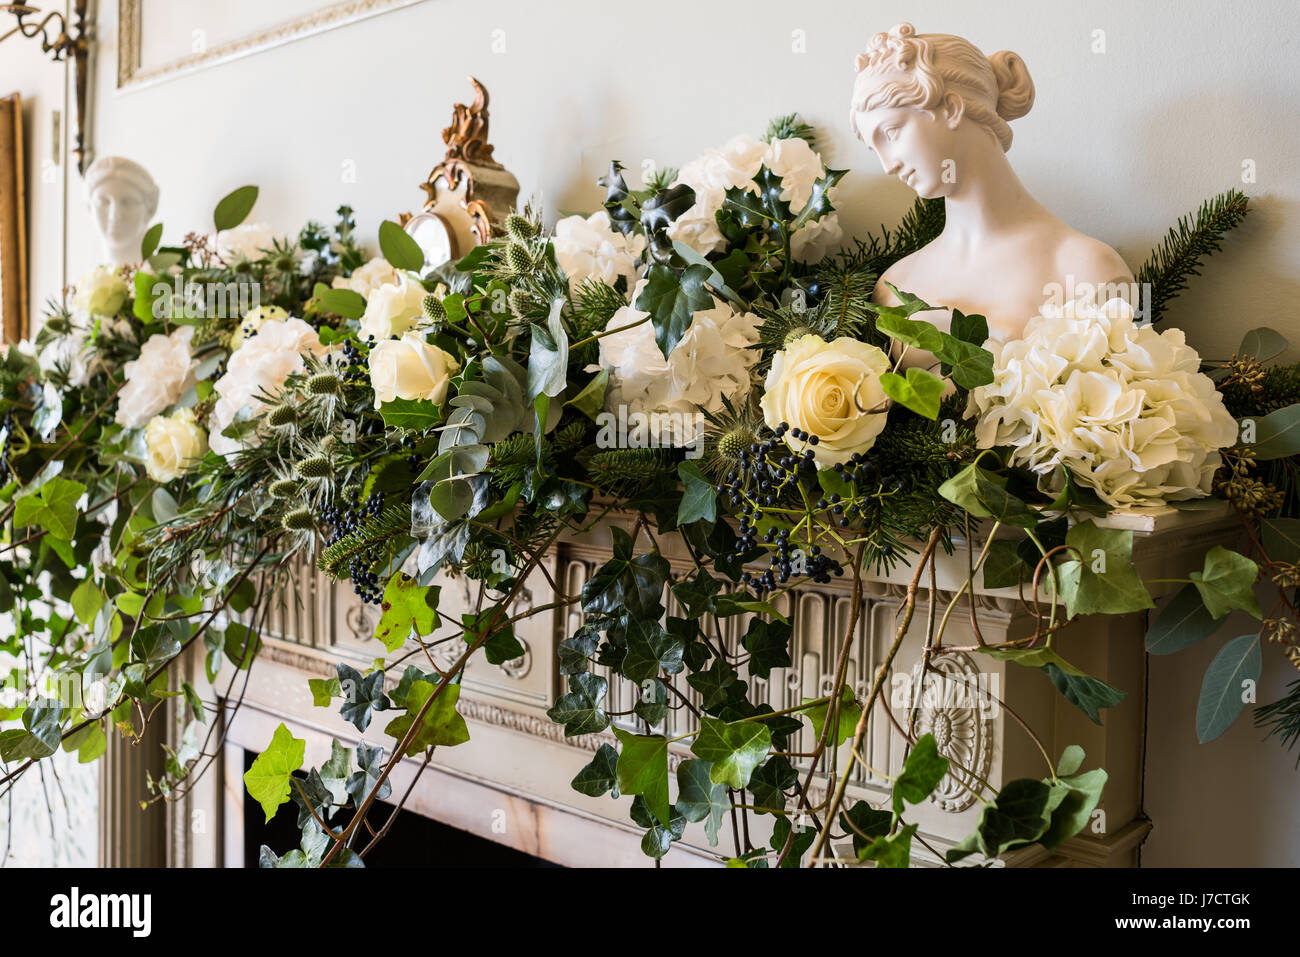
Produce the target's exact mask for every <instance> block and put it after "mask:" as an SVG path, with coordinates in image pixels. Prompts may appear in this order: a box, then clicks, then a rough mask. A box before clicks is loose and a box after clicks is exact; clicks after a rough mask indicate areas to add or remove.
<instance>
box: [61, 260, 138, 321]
mask: <svg viewBox="0 0 1300 957" xmlns="http://www.w3.org/2000/svg"><path fill="white" fill-rule="evenodd" d="M76 289H77V291H76V294H75V295H74V296H73V299H72V302H73V305H74V306H75V307H76V308H77V309H80V310H81V311H83V312H87V313H90V314H91V315H94V316H115V315H117V311H118V310H119V309H121V308H122V304H123V303H125V302H126V297H127V296H128V295H129V294H130V287H129V286H127V284H126V280H125V279H123V278H122V274H121V273H120V272H118V271H117V270H116V269H114V268H113V267H112V266H97V267H95V268H94V269H92V270H91V271H90V272H88V273H86V274H85V275H84V276H82V277H81V278H80V279H78V280H77V287H76Z"/></svg>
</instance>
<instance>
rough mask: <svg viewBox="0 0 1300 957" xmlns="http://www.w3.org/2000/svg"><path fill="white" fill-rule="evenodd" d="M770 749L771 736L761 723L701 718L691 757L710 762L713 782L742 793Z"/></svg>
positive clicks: (710, 776) (710, 773)
mask: <svg viewBox="0 0 1300 957" xmlns="http://www.w3.org/2000/svg"><path fill="white" fill-rule="evenodd" d="M771 747H772V732H771V731H770V730H768V728H767V727H766V726H765V725H764V724H762V722H758V721H736V722H731V723H728V722H726V721H720V720H718V719H717V718H709V717H702V718H700V732H699V734H697V735H696V736H695V742H694V743H693V744H692V745H691V753H692V754H694V755H695V756H696V757H698V758H700V759H701V760H704V761H709V762H711V764H712V767H711V768H709V778H710V780H712V781H714V782H715V783H718V784H726V785H728V786H729V787H733V788H737V789H740V788H743V787H746V786H747V785H748V784H749V776H750V775H751V774H752V773H753V771H754V768H756V767H758V765H759V763H760V762H762V760H763V759H764V758H765V757H767V752H768V749H770V748H771Z"/></svg>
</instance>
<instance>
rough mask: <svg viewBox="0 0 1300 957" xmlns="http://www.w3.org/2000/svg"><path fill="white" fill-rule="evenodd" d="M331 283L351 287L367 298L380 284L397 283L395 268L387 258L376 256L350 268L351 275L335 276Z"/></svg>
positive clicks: (346, 287)
mask: <svg viewBox="0 0 1300 957" xmlns="http://www.w3.org/2000/svg"><path fill="white" fill-rule="evenodd" d="M331 285H332V286H333V287H334V288H335V289H351V290H352V291H353V292H355V293H358V294H359V295H361V296H364V297H365V298H366V299H369V298H370V294H371V293H372V292H374V291H375V290H376V289H378V288H379V287H380V286H388V285H394V286H395V285H397V270H396V269H394V268H393V267H392V265H391V264H390V263H389V262H388V260H387V259H384V258H383V257H381V256H376V257H375V258H374V259H372V260H370V262H368V263H366V264H365V265H364V266H358V267H357V268H356V269H354V270H352V275H351V276H335V277H334V281H333V282H332V283H331Z"/></svg>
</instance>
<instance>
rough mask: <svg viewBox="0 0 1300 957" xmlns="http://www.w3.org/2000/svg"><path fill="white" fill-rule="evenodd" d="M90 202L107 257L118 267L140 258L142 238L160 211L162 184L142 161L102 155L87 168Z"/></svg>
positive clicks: (87, 194)
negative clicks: (155, 180)
mask: <svg viewBox="0 0 1300 957" xmlns="http://www.w3.org/2000/svg"><path fill="white" fill-rule="evenodd" d="M85 183H86V202H87V203H88V205H89V206H90V212H91V215H92V216H94V218H95V227H96V228H97V229H98V230H99V237H100V241H101V242H102V243H103V247H104V256H105V257H106V259H107V260H108V262H109V263H110V264H112V265H115V266H120V265H124V264H128V263H134V262H137V261H139V259H140V241H141V240H142V239H143V238H144V234H145V231H146V230H148V228H149V222H150V220H152V219H153V215H154V213H156V212H157V211H158V185H157V184H156V183H155V182H154V181H153V177H152V176H150V175H149V172H148V170H146V169H145V168H144V167H143V166H141V165H140V164H139V163H136V162H134V161H133V160H129V159H126V158H125V157H122V156H102V157H100V158H99V159H97V160H95V162H94V163H92V164H91V166H90V169H88V170H86V180H85Z"/></svg>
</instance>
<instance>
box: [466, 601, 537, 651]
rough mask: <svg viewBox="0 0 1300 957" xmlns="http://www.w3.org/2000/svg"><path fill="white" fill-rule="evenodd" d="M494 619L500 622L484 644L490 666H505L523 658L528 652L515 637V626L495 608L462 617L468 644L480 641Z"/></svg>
mask: <svg viewBox="0 0 1300 957" xmlns="http://www.w3.org/2000/svg"><path fill="white" fill-rule="evenodd" d="M493 618H498V619H499V620H498V621H497V622H496V626H495V627H494V628H493V630H492V634H491V637H489V638H488V639H487V641H485V642H484V643H483V652H484V654H485V655H486V656H487V660H488V664H492V665H503V664H505V663H506V662H507V661H514V660H515V659H516V658H522V657H523V656H524V655H525V654H526V651H525V649H524V646H523V645H521V644H520V643H519V639H518V638H516V637H515V629H514V626H513V625H511V624H510V621H509V619H508V618H507V617H506V615H505V613H504V612H500V613H498V610H497V609H495V608H485V609H484V610H483V611H481V612H479V613H478V614H475V613H473V612H469V613H467V614H464V615H461V624H462V625H463V626H464V629H465V641H466V643H467V644H473V643H474V642H476V641H478V640H479V638H480V637H481V636H482V635H483V632H484V630H485V629H486V628H487V627H488V625H489V623H490V622H491V620H492V619H493Z"/></svg>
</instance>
